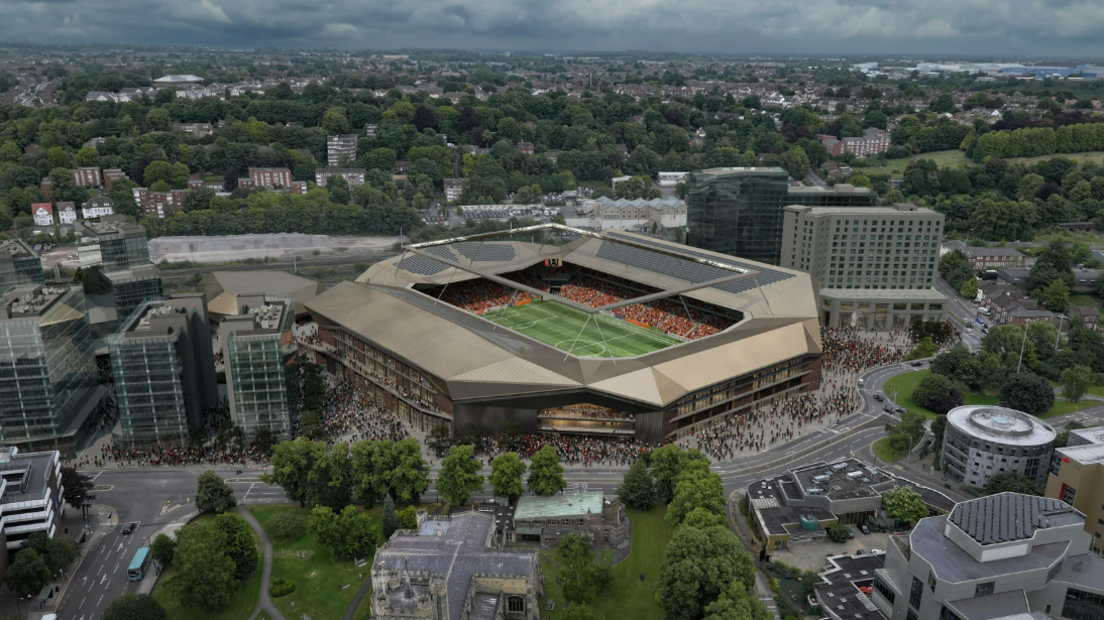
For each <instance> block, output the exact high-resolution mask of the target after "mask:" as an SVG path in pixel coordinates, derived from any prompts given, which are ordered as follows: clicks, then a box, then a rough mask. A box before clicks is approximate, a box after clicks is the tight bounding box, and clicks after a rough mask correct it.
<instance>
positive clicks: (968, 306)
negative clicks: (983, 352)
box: [935, 275, 983, 350]
mask: <svg viewBox="0 0 1104 620" xmlns="http://www.w3.org/2000/svg"><path fill="white" fill-rule="evenodd" d="M935 290H937V291H939V292H940V293H942V294H943V295H946V297H947V301H948V302H949V303H950V307H949V308H948V309H947V318H948V319H949V320H950V321H951V324H953V325H954V326H955V329H957V330H959V331H960V332H962V341H963V342H965V343H966V345H967V347H968V348H969V349H971V350H976V349H980V348H981V337H982V335H983V334H982V333H981V324H979V323H978V322H977V316H978V311H977V306H975V305H974V304H972V303H971V302H970V301H969V300H966V299H963V298H962V295H961V294H959V292H958V291H956V290H955V289H954V287H953V286H951V285H950V284H949V283H948V282H947V281H946V280H944V279H943V276H940V275H937V276H936V278H935ZM967 328H968V329H967Z"/></svg>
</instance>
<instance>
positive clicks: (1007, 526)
mask: <svg viewBox="0 0 1104 620" xmlns="http://www.w3.org/2000/svg"><path fill="white" fill-rule="evenodd" d="M948 518H949V519H950V522H951V523H953V524H954V525H956V526H957V527H958V528H959V529H961V530H962V531H963V532H965V533H966V535H967V536H969V537H970V538H973V539H974V540H976V541H977V542H979V543H981V544H982V545H991V544H997V543H1004V542H1011V541H1014V540H1030V539H1031V538H1034V537H1035V532H1036V531H1038V530H1045V529H1049V528H1052V527H1061V526H1065V525H1075V524H1080V523H1083V522H1084V521H1085V517H1084V515H1082V514H1081V513H1079V512H1077V511H1076V510H1074V509H1073V508H1071V507H1070V506H1069V504H1066V503H1065V502H1063V501H1060V500H1057V499H1051V498H1049V497H1036V496H1033V495H1023V494H1020V493H1001V494H999V495H990V496H988V497H981V498H978V499H975V500H970V501H968V502H962V503H960V504H959V505H957V506H955V508H954V510H952V511H951V514H950V516H949V517H948Z"/></svg>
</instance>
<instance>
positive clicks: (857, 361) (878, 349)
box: [820, 327, 915, 372]
mask: <svg viewBox="0 0 1104 620" xmlns="http://www.w3.org/2000/svg"><path fill="white" fill-rule="evenodd" d="M820 344H821V349H823V351H824V369H825V370H829V371H831V370H840V371H850V372H863V371H866V370H869V369H871V368H876V367H878V366H884V365H886V364H895V363H897V362H900V361H901V360H903V359H904V358H905V355H907V354H908V352H909V351H911V350H912V348H913V346H915V342H914V341H913V339H912V338H911V337H910V336H909V334H908V332H906V331H901V330H897V331H892V332H885V333H879V332H875V333H870V332H860V331H859V330H857V329H855V328H853V327H839V328H833V327H822V328H821V329H820Z"/></svg>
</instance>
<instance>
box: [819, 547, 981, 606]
mask: <svg viewBox="0 0 1104 620" xmlns="http://www.w3.org/2000/svg"><path fill="white" fill-rule="evenodd" d="M825 559H826V560H827V562H828V564H830V565H831V567H832V568H830V569H828V570H826V571H824V572H822V573H820V578H821V579H822V580H823V582H822V583H818V584H817V585H816V593H817V598H818V599H819V600H820V602H821V604H823V605H824V606H825V607H828V608H830V609H831V612H832V614H833V615H834V616H837V617H840V618H848V619H852V618H853V619H854V620H884V618H883V616H882V614H881V612H879V611H878V608H877V607H875V606H874V604H873V603H872V602H871V601H870V597H869V596H868V595H867V593H866V592H864V591H863V589H865V590H867V592H868V591H869V589H870V588H871V587H872V586H873V583H874V571H876V570H878V569H879V568H882V566H883V565H884V564H885V554H884V553H876V554H875V553H869V554H863V555H834V556H828V557H827V558H825ZM971 620H972V619H971Z"/></svg>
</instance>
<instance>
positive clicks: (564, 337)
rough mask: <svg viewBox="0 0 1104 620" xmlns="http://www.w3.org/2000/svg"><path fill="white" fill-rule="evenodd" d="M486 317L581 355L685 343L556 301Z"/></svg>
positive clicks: (615, 353) (632, 354) (639, 352)
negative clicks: (589, 313)
mask: <svg viewBox="0 0 1104 620" xmlns="http://www.w3.org/2000/svg"><path fill="white" fill-rule="evenodd" d="M483 318H485V319H487V320H488V321H493V322H495V323H498V324H499V325H501V326H503V327H506V328H509V329H512V330H514V331H516V332H519V333H521V334H524V335H526V336H529V337H530V338H533V339H535V340H539V341H541V342H543V343H546V344H549V345H552V346H554V347H556V348H557V349H560V350H561V351H569V352H570V353H571V354H572V355H576V356H579V357H636V356H638V355H644V354H645V353H651V352H652V351H656V350H659V349H665V348H667V347H670V346H673V345H676V344H679V343H680V342H682V341H681V340H679V339H678V338H673V337H671V336H668V335H666V334H664V333H663V332H661V331H659V330H657V329H652V328H648V327H642V326H640V325H635V324H633V323H629V322H628V321H622V320H620V319H615V318H613V317H609V316H606V315H603V314H597V313H595V314H593V315H588V314H586V313H585V312H581V311H579V310H576V309H575V308H570V307H568V306H565V305H563V304H559V303H556V302H555V301H534V302H531V303H528V304H525V305H522V306H514V307H512V308H507V309H505V310H498V311H495V312H488V313H487V314H484V315H483ZM580 332H581V333H580Z"/></svg>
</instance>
